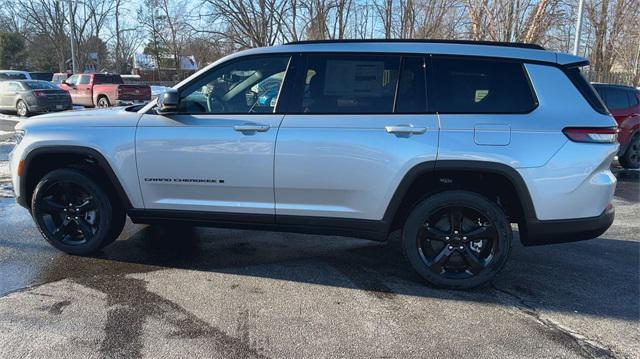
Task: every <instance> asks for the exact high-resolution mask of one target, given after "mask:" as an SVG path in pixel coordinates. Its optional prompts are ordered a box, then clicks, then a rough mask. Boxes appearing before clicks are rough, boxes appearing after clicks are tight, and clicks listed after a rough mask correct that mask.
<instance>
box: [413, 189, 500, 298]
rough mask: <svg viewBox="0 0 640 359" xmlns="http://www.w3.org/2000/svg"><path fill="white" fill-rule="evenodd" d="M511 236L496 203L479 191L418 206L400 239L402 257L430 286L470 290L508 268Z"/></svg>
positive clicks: (436, 198)
mask: <svg viewBox="0 0 640 359" xmlns="http://www.w3.org/2000/svg"><path fill="white" fill-rule="evenodd" d="M456 213H459V214H456ZM451 223H454V225H453V226H452V225H451ZM456 231H457V232H456ZM512 238H513V233H512V231H511V225H510V223H509V220H508V219H507V216H506V214H505V213H504V211H503V210H502V209H501V208H500V207H499V206H498V205H497V204H495V203H493V202H491V201H489V200H488V199H487V198H485V197H484V196H481V195H479V194H477V193H473V192H468V191H446V192H441V193H438V194H436V195H433V196H430V197H428V198H427V199H425V200H423V201H422V202H420V203H418V205H416V207H415V208H414V209H413V210H412V212H411V213H410V214H409V217H408V218H407V221H406V222H405V224H404V228H403V231H402V239H401V240H402V250H403V252H404V255H405V256H406V257H407V259H408V260H409V262H410V263H411V266H412V267H413V269H415V271H416V272H417V273H418V274H419V275H420V276H421V277H422V278H424V279H425V280H426V281H427V282H429V283H431V284H432V285H434V286H437V287H441V288H447V289H469V288H474V287H478V286H482V285H485V284H487V283H489V282H490V281H491V280H492V279H493V278H494V277H495V276H496V275H497V274H498V272H499V271H500V270H501V269H502V268H503V267H504V265H505V263H506V261H507V259H508V258H509V253H510V252H511V240H512Z"/></svg>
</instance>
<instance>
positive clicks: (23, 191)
mask: <svg viewBox="0 0 640 359" xmlns="http://www.w3.org/2000/svg"><path fill="white" fill-rule="evenodd" d="M51 163H54V165H51ZM62 167H71V168H81V169H88V170H90V172H91V173H90V174H92V175H95V179H96V180H97V181H98V182H101V183H102V184H105V185H107V186H108V188H107V189H108V190H110V191H111V192H112V194H113V195H115V196H116V197H117V198H118V200H120V203H121V204H122V206H123V207H124V208H125V209H127V210H128V209H131V208H133V206H132V204H131V201H130V199H129V196H128V195H127V193H126V191H125V190H124V188H123V187H122V184H121V183H120V180H119V179H118V177H117V176H116V174H115V172H114V171H113V169H112V168H111V165H110V164H109V162H108V161H107V160H106V158H105V157H104V156H103V155H102V154H101V153H100V152H99V151H98V150H96V149H94V148H91V147H84V146H45V147H39V148H35V149H33V150H31V151H30V152H29V153H28V154H27V156H26V157H25V159H24V162H23V174H22V176H20V180H19V185H20V198H19V199H18V202H19V203H20V204H21V205H22V206H23V207H26V208H30V206H31V197H32V195H33V190H34V189H35V186H36V185H37V184H38V182H39V181H40V179H41V178H42V177H43V176H44V175H45V174H46V173H48V172H50V171H51V170H53V169H56V168H62Z"/></svg>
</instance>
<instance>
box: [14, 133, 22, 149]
mask: <svg viewBox="0 0 640 359" xmlns="http://www.w3.org/2000/svg"><path fill="white" fill-rule="evenodd" d="M22 138H24V130H16V133H15V134H14V135H13V140H14V141H15V142H16V146H17V145H19V144H20V142H22Z"/></svg>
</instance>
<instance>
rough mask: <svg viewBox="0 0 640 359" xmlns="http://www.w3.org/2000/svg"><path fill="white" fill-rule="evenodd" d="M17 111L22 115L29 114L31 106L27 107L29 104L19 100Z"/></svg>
mask: <svg viewBox="0 0 640 359" xmlns="http://www.w3.org/2000/svg"><path fill="white" fill-rule="evenodd" d="M16 113H17V114H18V116H20V117H27V116H29V107H27V104H26V103H25V102H24V101H22V100H18V103H16Z"/></svg>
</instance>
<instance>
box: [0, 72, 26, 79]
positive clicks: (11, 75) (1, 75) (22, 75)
mask: <svg viewBox="0 0 640 359" xmlns="http://www.w3.org/2000/svg"><path fill="white" fill-rule="evenodd" d="M6 80H31V74H29V73H28V72H26V71H17V70H0V81H6Z"/></svg>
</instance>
